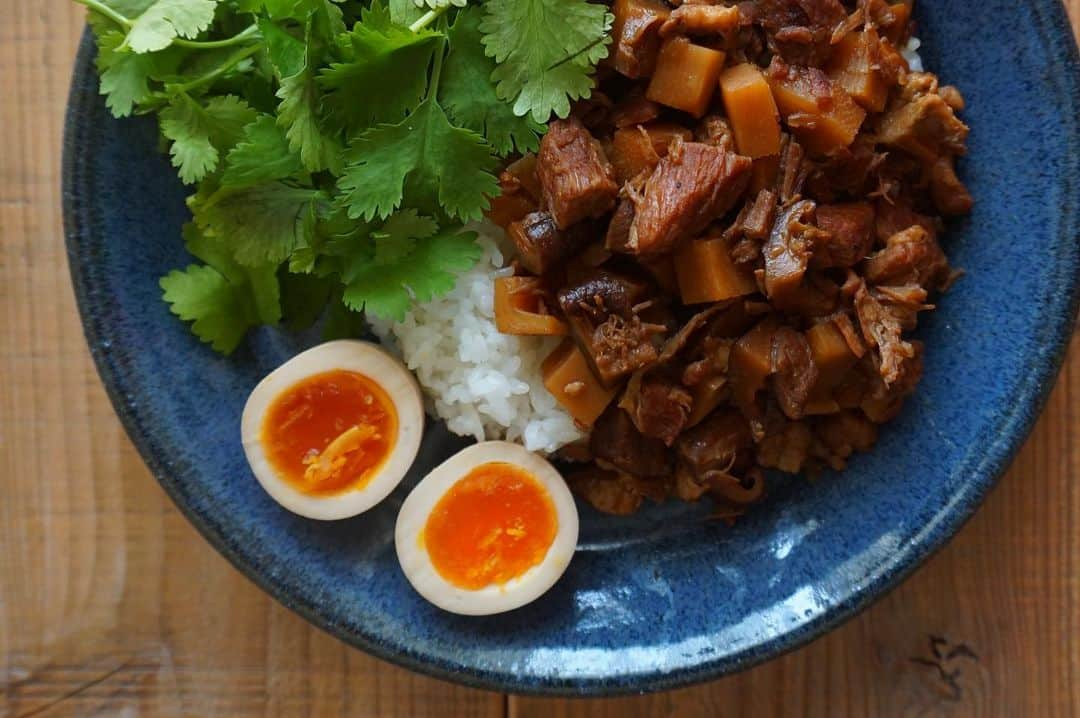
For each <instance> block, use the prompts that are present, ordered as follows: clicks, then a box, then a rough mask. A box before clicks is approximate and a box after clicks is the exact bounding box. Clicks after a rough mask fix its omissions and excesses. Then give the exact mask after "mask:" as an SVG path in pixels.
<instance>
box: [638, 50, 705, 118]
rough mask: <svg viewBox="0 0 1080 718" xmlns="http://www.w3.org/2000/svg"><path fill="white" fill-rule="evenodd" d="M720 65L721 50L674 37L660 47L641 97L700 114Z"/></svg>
mask: <svg viewBox="0 0 1080 718" xmlns="http://www.w3.org/2000/svg"><path fill="white" fill-rule="evenodd" d="M723 67H724V53H723V52H721V51H720V50H713V49H711V48H708V47H703V46H701V45H695V44H693V43H692V42H690V41H689V40H687V39H686V38H685V37H674V38H672V39H670V40H668V41H666V42H665V43H664V44H663V46H661V48H660V56H659V57H658V58H657V60H656V71H655V72H654V73H653V76H652V80H650V81H649V89H648V90H646V92H645V96H646V97H648V98H649V99H650V100H652V101H653V102H659V103H660V104H661V105H667V106H668V107H674V108H675V109H676V110H682V111H683V112H689V113H690V114H691V115H693V116H694V117H702V116H703V115H704V114H705V110H707V109H708V107H709V101H710V100H712V96H713V92H715V90H716V86H717V83H718V82H719V79H720V70H722V69H723Z"/></svg>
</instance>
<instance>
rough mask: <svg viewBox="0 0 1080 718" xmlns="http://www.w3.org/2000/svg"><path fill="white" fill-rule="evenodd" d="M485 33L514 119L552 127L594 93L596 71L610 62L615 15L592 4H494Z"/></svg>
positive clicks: (503, 0)
mask: <svg viewBox="0 0 1080 718" xmlns="http://www.w3.org/2000/svg"><path fill="white" fill-rule="evenodd" d="M484 8H485V14H484V19H483V21H482V22H481V23H480V31H481V32H482V33H483V35H484V47H485V49H486V52H487V54H488V56H489V57H493V58H495V62H497V63H498V67H497V68H496V69H495V72H494V74H493V75H492V79H493V80H494V81H495V82H496V83H497V86H498V90H497V91H498V96H499V98H500V99H502V100H507V101H511V100H512V101H514V114H516V115H526V114H530V113H531V114H532V118H533V119H534V120H535V121H537V122H546V121H547V120H548V118H549V117H550V116H551V114H552V113H554V114H555V115H557V116H558V117H566V116H567V115H568V114H570V101H571V100H576V99H578V98H581V97H588V96H589V95H590V93H591V92H592V87H593V80H592V77H591V73H592V68H593V65H595V64H596V63H597V62H598V61H599V60H602V59H603V58H605V57H607V47H606V45H605V44H604V40H605V38H606V37H607V34H608V32H609V31H610V30H611V23H612V20H613V18H612V15H611V13H609V12H608V11H607V8H606V6H604V5H600V4H598V3H591V2H587V1H586V0H488V2H487V3H485V5H484Z"/></svg>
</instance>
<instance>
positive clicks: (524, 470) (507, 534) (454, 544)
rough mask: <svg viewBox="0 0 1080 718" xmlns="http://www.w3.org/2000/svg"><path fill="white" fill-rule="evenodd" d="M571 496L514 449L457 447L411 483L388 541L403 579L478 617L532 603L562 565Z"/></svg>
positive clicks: (570, 535) (573, 539)
mask: <svg viewBox="0 0 1080 718" xmlns="http://www.w3.org/2000/svg"><path fill="white" fill-rule="evenodd" d="M577 536H578V515H577V507H576V506H575V505H574V498H573V496H571V494H570V490H569V489H568V488H567V487H566V482H565V481H563V478H562V476H560V475H559V472H558V471H556V470H555V468H554V467H553V466H552V465H551V464H549V463H548V462H547V461H545V460H544V459H542V458H541V457H540V456H538V455H536V454H534V453H532V452H531V451H527V450H526V449H525V448H524V447H522V446H520V445H518V444H511V443H509V442H505V441H488V442H485V443H482V444H476V445H474V446H470V447H469V448H467V449H464V450H462V451H460V452H458V453H457V454H455V455H454V456H452V457H451V458H449V459H448V460H446V461H445V462H444V463H442V464H440V465H439V466H438V467H436V468H435V469H434V470H432V472H431V473H430V474H428V475H427V476H426V477H424V479H423V480H422V481H421V482H420V483H419V484H417V485H416V488H415V489H413V490H412V493H410V494H409V496H408V498H406V499H405V503H404V504H402V506H401V511H400V512H399V513H398V520H397V527H396V530H395V532H394V541H395V545H396V547H397V555H398V561H399V562H400V563H401V568H402V570H403V571H404V572H405V577H406V578H408V580H409V583H411V584H412V585H413V588H415V589H416V590H417V591H418V592H419V593H420V595H422V596H423V597H424V598H426V599H427V600H429V601H431V602H432V603H434V604H435V605H436V606H438V607H439V608H443V609H445V610H447V611H452V612H453V613H461V614H466V615H473V616H480V615H487V614H492V613H501V612H503V611H509V610H511V609H514V608H518V607H519V606H523V605H525V604H526V603H529V602H530V601H533V600H535V599H536V598H538V597H539V596H540V595H541V594H543V593H544V592H545V591H547V590H548V589H549V588H551V587H552V585H554V584H555V582H556V581H557V580H558V579H559V577H560V576H562V574H563V572H564V571H566V567H567V566H568V565H570V559H571V558H572V557H573V555H574V548H575V547H576V545H577Z"/></svg>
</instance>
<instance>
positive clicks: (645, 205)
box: [625, 142, 753, 256]
mask: <svg viewBox="0 0 1080 718" xmlns="http://www.w3.org/2000/svg"><path fill="white" fill-rule="evenodd" d="M752 166H753V162H752V161H751V160H750V158H749V157H743V156H742V155H737V154H735V153H733V152H728V151H725V150H724V149H721V148H719V147H714V146H712V145H707V144H704V143H701V142H676V143H675V144H674V145H672V147H671V149H670V150H669V151H668V155H667V156H666V157H664V158H663V159H661V160H660V163H659V164H658V165H657V166H656V169H655V170H653V173H652V174H651V175H650V176H649V179H648V180H646V182H645V187H644V188H643V189H642V191H641V194H640V196H639V197H636V198H635V204H636V207H635V210H636V211H635V214H634V220H633V223H632V224H631V225H630V231H629V233H628V236H627V239H626V243H625V250H626V251H627V252H629V253H631V254H637V255H642V256H656V255H660V254H667V253H669V252H672V251H674V250H675V249H677V248H678V246H679V245H680V244H682V243H683V242H685V241H686V240H689V239H691V238H693V237H694V236H696V235H698V234H699V233H701V231H702V230H704V229H705V227H707V226H708V225H709V223H710V222H712V221H713V220H715V219H717V218H718V217H720V216H722V215H723V214H724V213H726V212H727V211H728V210H729V209H731V208H732V207H734V206H735V203H736V202H738V200H739V199H740V198H741V197H742V195H743V192H744V191H745V190H746V187H747V184H748V183H749V181H750V170H751V168H752Z"/></svg>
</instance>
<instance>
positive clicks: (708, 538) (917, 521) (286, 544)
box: [64, 0, 1080, 694]
mask: <svg viewBox="0 0 1080 718" xmlns="http://www.w3.org/2000/svg"><path fill="white" fill-rule="evenodd" d="M918 20H919V22H920V31H919V34H920V36H921V37H922V39H923V50H922V53H923V56H924V59H925V61H926V63H927V66H928V67H929V68H930V69H933V70H936V71H938V72H940V74H941V75H942V79H943V81H944V82H948V83H952V84H956V85H958V86H959V87H961V88H962V89H963V91H964V94H965V96H966V97H967V99H968V103H969V109H968V110H967V111H966V113H965V114H964V118H965V120H967V122H968V123H969V124H970V125H971V126H972V127H973V132H972V135H971V142H970V155H969V159H967V160H966V161H965V162H964V163H963V167H962V170H963V175H964V178H965V179H966V180H967V182H968V184H969V186H970V188H971V190H972V192H973V194H974V195H975V197H976V198H977V200H978V204H977V205H976V210H975V213H974V214H973V215H972V217H971V218H970V219H968V220H965V221H964V222H963V223H961V224H958V225H957V226H955V227H954V228H953V230H952V231H951V232H950V233H949V235H948V237H947V238H946V249H947V251H948V253H949V255H950V257H951V259H952V261H953V263H954V264H955V265H956V266H959V267H963V268H965V269H966V270H967V272H968V273H967V275H966V276H965V277H964V278H963V279H962V280H961V281H960V282H959V283H958V284H957V285H956V286H955V288H954V289H953V290H952V291H951V292H949V294H948V295H947V296H946V297H944V298H943V299H942V301H941V302H940V309H939V311H938V312H936V313H933V314H932V315H930V316H928V317H926V318H925V319H924V322H923V326H922V327H921V329H920V332H919V338H920V339H922V340H923V341H925V342H926V344H927V347H928V351H927V358H926V375H925V379H924V380H923V383H922V385H921V386H920V388H919V391H918V393H917V394H916V395H915V397H914V398H913V400H911V401H910V403H909V404H908V406H907V407H906V409H905V411H904V412H903V414H902V415H901V416H900V418H899V419H898V420H897V421H896V422H895V423H894V424H892V425H890V426H889V427H888V428H887V429H886V430H885V431H884V432H883V433H882V437H881V441H880V444H879V445H878V447H877V449H876V450H875V451H874V452H873V453H871V454H869V455H866V456H860V457H858V458H856V459H855V460H854V461H853V462H852V464H851V468H850V470H849V471H847V472H846V473H844V474H842V475H833V474H828V475H825V476H824V477H822V478H821V480H819V481H817V482H816V483H814V484H809V483H807V482H804V481H801V480H795V481H791V480H789V481H784V482H780V483H776V484H774V485H773V487H772V489H773V490H772V493H771V496H770V498H769V500H768V501H767V503H765V504H764V505H763V506H761V507H759V508H757V509H756V510H755V511H754V512H753V513H752V514H751V515H750V516H749V517H747V518H746V519H745V520H742V521H740V522H739V524H738V525H737V526H736V527H735V528H733V529H732V528H727V527H725V526H723V525H718V524H716V523H708V522H705V521H703V511H704V508H703V507H695V506H685V505H680V504H669V505H665V506H661V507H650V508H648V509H647V510H645V511H643V512H642V513H641V514H640V515H638V516H635V517H633V518H630V519H610V518H604V517H600V516H599V515H597V514H595V513H594V512H592V511H591V510H589V509H587V508H584V507H583V508H582V531H581V540H580V545H579V551H578V553H577V555H576V556H575V558H574V561H573V563H572V564H571V566H570V569H569V570H568V572H567V573H566V575H565V577H564V578H563V579H562V580H561V581H560V582H559V583H558V585H557V586H556V587H555V589H553V590H552V591H551V592H550V593H548V594H547V595H546V596H544V597H543V598H542V599H541V600H539V601H538V602H536V603H535V604H532V605H530V606H527V607H525V608H523V609H519V610H518V611H515V612H513V613H510V614H507V615H503V616H498V617H493V618H465V617H457V616H452V615H449V614H446V613H442V612H440V611H439V610H437V609H435V608H433V607H432V606H430V605H428V604H427V603H425V602H424V601H423V600H422V599H421V598H420V597H419V596H418V595H417V594H415V593H414V592H413V591H412V590H411V589H410V587H409V585H408V583H407V582H406V580H405V578H404V576H403V575H402V573H401V571H400V569H399V568H398V564H397V561H396V559H395V554H394V547H393V525H394V519H395V515H396V512H397V509H398V507H399V506H400V503H401V501H402V499H403V497H404V496H405V494H406V492H407V491H408V489H409V488H410V487H411V486H412V485H413V484H414V483H415V481H416V480H417V479H418V478H419V477H420V476H422V475H423V474H424V473H425V472H426V470H427V468H429V467H430V466H432V465H434V464H435V463H436V462H438V461H439V460H441V459H442V458H443V457H444V456H446V455H447V454H448V452H450V451H451V450H453V449H454V448H456V447H457V446H458V445H460V442H459V441H457V440H454V439H451V438H450V437H448V436H447V435H446V433H445V432H444V431H442V430H441V429H439V428H432V429H431V430H430V431H429V433H428V435H427V437H426V438H425V442H424V445H423V449H422V450H421V455H420V460H419V462H418V464H417V465H416V467H415V468H414V471H413V473H412V475H411V477H410V478H409V479H407V480H406V481H405V482H404V484H403V485H402V486H401V487H399V489H398V491H396V492H395V493H394V494H393V495H392V497H391V498H390V499H389V500H387V501H386V502H384V503H383V504H382V505H381V506H380V507H378V508H377V509H376V510H373V511H371V512H369V513H367V514H364V515H362V516H360V517H358V518H356V519H352V520H348V521H344V522H339V523H334V524H325V523H318V522H314V521H308V520H305V519H301V518H299V517H296V516H293V515H291V514H289V513H287V512H286V511H284V510H283V509H281V508H279V507H278V506H277V505H276V504H275V503H274V502H273V501H272V500H271V499H270V498H269V497H268V496H267V495H266V494H264V493H263V491H262V490H261V489H260V488H259V486H258V484H257V483H256V482H255V480H254V478H253V477H252V476H251V474H250V471H249V469H248V467H247V465H246V463H245V460H244V454H243V451H242V449H241V446H240V441H239V428H238V427H239V416H240V412H241V409H242V406H243V403H244V400H245V398H246V396H247V394H248V392H249V391H250V389H251V388H252V387H253V386H254V385H255V383H256V382H257V381H258V380H259V379H260V378H261V377H262V376H264V375H265V374H266V373H267V372H269V371H270V370H271V369H273V368H274V367H276V366H277V365H278V364H280V363H281V362H283V361H284V360H286V359H287V358H288V357H290V356H291V355H292V354H294V353H295V352H297V351H299V350H301V349H303V348H305V347H306V346H308V345H309V343H310V341H311V338H310V337H291V336H288V335H285V334H283V333H279V332H276V331H272V330H263V331H261V332H259V333H257V334H255V335H254V336H253V337H252V338H251V339H250V340H249V341H248V342H247V344H246V345H245V346H243V347H242V348H241V349H240V350H239V351H238V352H237V353H236V354H235V355H234V356H232V357H231V358H228V359H226V358H222V357H220V356H218V355H217V354H215V353H214V352H213V351H211V350H210V349H209V348H208V347H206V346H204V345H201V344H199V342H198V341H197V340H196V339H195V338H194V337H193V336H192V335H191V333H190V332H189V331H188V329H187V327H186V326H184V325H183V324H182V323H181V322H179V321H178V320H177V319H175V318H174V317H172V316H171V315H170V314H169V312H168V310H167V308H166V306H165V304H163V303H162V302H161V300H160V292H159V289H158V286H157V281H158V278H159V277H160V276H161V275H163V274H165V273H166V272H167V271H168V270H170V269H172V268H175V267H182V266H184V265H186V264H187V263H189V262H190V261H191V260H190V258H189V257H188V256H186V254H185V252H184V250H183V248H182V244H181V242H180V236H179V231H180V226H181V224H182V223H183V222H184V221H185V218H186V216H187V213H186V210H185V208H184V203H183V198H184V195H185V191H184V189H183V188H182V187H181V185H180V184H179V182H178V181H177V180H176V178H175V172H174V171H173V170H172V168H171V167H170V166H169V163H168V161H167V159H166V158H165V157H163V156H162V155H160V154H159V153H158V152H157V151H156V150H155V146H156V130H155V127H154V125H153V122H152V121H150V120H146V119H141V120H125V121H117V120H114V119H112V118H111V117H110V116H109V115H108V113H107V111H106V109H105V105H104V102H103V101H102V99H101V98H100V97H99V96H98V95H97V83H96V78H95V76H94V72H93V69H92V55H93V50H92V43H91V42H89V41H85V42H84V44H83V48H82V51H81V52H80V55H79V60H78V65H77V67H76V73H75V78H74V81H73V86H72V94H71V104H70V109H69V117H68V126H67V136H66V145H65V165H64V174H65V186H64V202H65V215H66V224H67V241H68V251H69V259H70V264H71V272H72V277H73V281H74V284H75V291H76V295H77V297H78V300H79V305H80V308H81V311H82V315H83V320H84V323H85V327H86V333H87V338H88V340H89V343H90V349H91V351H92V353H93V355H94V358H95V360H96V361H97V363H98V368H99V370H100V372H101V375H102V378H103V380H104V382H105V385H106V387H107V388H108V390H109V393H110V395H111V397H112V399H113V402H114V404H115V406H116V409H117V412H118V413H119V415H120V417H121V419H122V420H123V422H124V425H125V426H126V428H127V430H128V432H129V434H130V435H131V437H132V439H133V440H134V442H135V444H136V445H137V446H138V447H139V450H140V451H141V452H142V455H143V457H144V458H145V459H146V461H147V463H148V464H149V465H150V467H151V469H152V470H153V472H154V473H155V475H156V476H157V478H158V480H159V481H160V482H161V484H162V485H163V486H164V488H165V489H166V491H168V493H169V494H170V495H171V496H172V497H173V499H174V500H175V501H176V503H177V504H178V505H179V506H180V508H181V509H182V510H183V511H184V512H185V514H186V515H187V516H188V517H189V518H190V520H191V521H192V522H193V523H194V524H195V525H196V526H197V527H198V528H199V530H200V531H201V532H202V533H203V534H204V535H205V536H206V538H207V539H208V540H209V541H210V542H211V543H212V544H213V545H214V546H215V547H217V548H218V549H219V550H220V551H221V552H222V553H224V554H225V555H226V556H227V557H228V558H229V559H230V560H231V561H233V562H234V563H235V564H236V566H237V567H238V568H239V569H240V570H242V571H243V572H244V573H246V574H247V575H248V576H250V577H251V578H252V579H253V580H255V581H256V582H257V583H258V584H259V585H260V586H262V587H263V588H265V589H266V590H267V591H269V592H270V593H272V594H273V595H274V596H276V597H277V598H278V599H279V600H281V601H282V602H283V603H284V604H286V605H288V606H290V607H291V608H293V609H295V610H296V611H298V612H299V613H301V614H302V615H304V616H305V617H307V618H308V619H310V620H311V621H313V622H315V623H317V624H318V625H320V626H322V627H323V628H325V629H326V630H328V631H330V632H331V633H333V634H335V635H337V636H340V637H341V638H343V639H344V640H346V641H348V642H350V643H352V644H354V645H356V646H358V647H360V648H363V649H365V650H367V651H369V652H371V653H373V654H375V655H377V656H380V657H383V658H386V659H389V660H391V661H394V662H396V663H399V664H402V665H404V666H407V667H410V668H414V669H417V670H421V671H424V672H427V673H431V674H434V675H436V676H439V677H442V678H446V679H450V680H456V681H460V682H465V683H469V684H472V685H478V686H483V687H488V688H493V689H502V690H511V691H519V692H537V693H566V694H577V693H582V694H586V693H587V694H601V693H625V692H634V691H646V690H657V689H662V688H668V687H673V686H676V685H682V684H686V683H690V682H694V681H699V680H705V679H708V678H713V677H716V676H718V675H721V674H723V673H727V672H731V671H734V670H738V669H741V668H745V667H747V666H750V665H753V664H755V663H757V662H760V661H762V660H765V659H767V658H770V657H773V656H776V655H777V654H779V653H781V652H783V651H785V650H788V649H791V648H793V647H795V646H798V645H800V644H802V643H804V642H806V641H808V640H809V639H811V638H813V637H815V636H817V635H819V634H820V633H822V632H823V631H825V630H827V629H829V628H831V627H833V626H835V625H836V624H838V623H839V622H841V621H843V620H844V619H846V618H848V617H850V616H851V615H852V614H853V613H855V612H856V611H858V610H859V609H861V608H863V607H865V606H866V605H867V604H868V603H869V602H870V601H871V600H872V599H873V598H875V597H876V596H878V595H880V594H881V593H882V592H883V591H885V590H886V589H888V588H889V587H890V586H892V585H894V584H895V583H896V582H897V581H899V580H900V579H901V578H903V577H904V576H905V575H907V573H908V572H910V571H911V570H912V569H914V568H915V567H916V566H917V565H918V564H919V563H920V562H921V561H922V560H923V559H924V558H925V557H926V556H927V555H929V553H931V552H932V551H934V550H935V549H937V548H938V547H940V546H941V545H942V543H943V542H944V541H946V540H947V539H948V538H949V537H950V536H951V535H952V534H953V533H954V532H955V531H956V530H957V529H958V528H959V526H960V525H961V524H962V523H963V521H964V520H965V519H966V518H967V517H968V516H969V515H970V514H971V512H972V511H974V509H975V508H976V507H977V505H978V503H979V502H980V501H981V500H982V498H983V497H984V495H985V494H986V492H987V491H988V490H989V488H990V487H991V486H992V485H993V483H994V481H995V480H996V479H997V477H998V476H999V475H1000V474H1001V472H1002V471H1003V470H1004V469H1005V467H1006V466H1007V464H1008V462H1009V460H1010V459H1011V457H1012V455H1013V454H1014V452H1015V451H1016V449H1017V448H1018V446H1019V444H1020V443H1021V442H1022V440H1023V439H1024V437H1025V436H1026V435H1027V433H1028V431H1029V430H1030V428H1031V425H1032V423H1033V421H1034V419H1035V417H1036V415H1037V413H1038V411H1039V409H1040V407H1041V405H1042V403H1043V400H1044V399H1045V397H1046V394H1047V392H1048V390H1049V388H1050V386H1051V384H1052V382H1053V379H1054V376H1055V374H1056V371H1057V369H1058V367H1059V365H1060V361H1061V358H1062V355H1063V352H1064V348H1065V345H1066V340H1067V337H1068V335H1069V333H1070V331H1071V328H1072V324H1073V321H1074V317H1075V312H1076V302H1077V284H1078V276H1077V275H1078V267H1080V257H1078V254H1080V252H1078V247H1080V242H1078V240H1080V230H1078V214H1077V211H1078V204H1080V189H1078V184H1077V183H1078V182H1080V147H1078V145H1080V134H1078V128H1077V122H1078V119H1077V118H1078V116H1080V91H1078V82H1080V70H1078V63H1077V59H1076V49H1075V46H1074V45H1073V41H1072V35H1071V33H1070V31H1069V29H1068V25H1067V22H1066V19H1065V15H1064V13H1063V12H1062V9H1061V7H1060V4H1059V2H1058V0H1038V1H1034V0H1033V1H1031V2H1024V3H1016V2H1013V1H1012V0H994V1H989V2H986V1H984V2H978V3H974V2H970V1H969V0H953V1H943V0H924V1H923V2H922V3H921V4H920V6H919V8H918Z"/></svg>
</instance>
